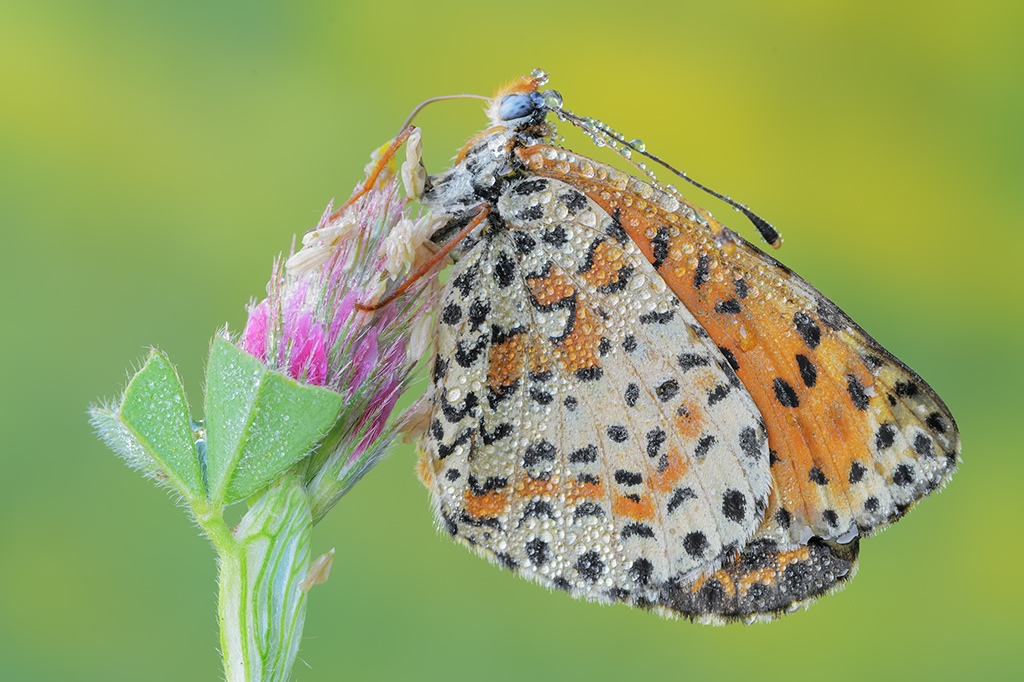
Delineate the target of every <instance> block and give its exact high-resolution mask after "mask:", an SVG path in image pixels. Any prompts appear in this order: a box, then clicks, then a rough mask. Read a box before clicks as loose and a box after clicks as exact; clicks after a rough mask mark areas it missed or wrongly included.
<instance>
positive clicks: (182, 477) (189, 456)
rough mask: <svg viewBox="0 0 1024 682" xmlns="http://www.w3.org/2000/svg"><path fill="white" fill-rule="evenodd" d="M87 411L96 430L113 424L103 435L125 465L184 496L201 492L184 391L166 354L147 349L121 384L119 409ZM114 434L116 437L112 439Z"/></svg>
mask: <svg viewBox="0 0 1024 682" xmlns="http://www.w3.org/2000/svg"><path fill="white" fill-rule="evenodd" d="M92 416H93V423H94V424H96V425H97V426H98V427H100V428H101V431H106V430H108V429H111V428H115V429H117V431H118V433H113V432H111V433H109V434H108V433H104V438H105V440H107V442H108V444H110V445H111V446H112V447H114V449H115V451H117V452H118V454H120V455H121V456H123V457H125V459H127V460H128V461H129V463H130V464H133V465H134V466H138V467H139V468H141V469H143V470H144V471H146V473H148V474H150V475H154V476H156V477H157V478H158V479H160V480H161V481H162V482H164V483H166V484H168V485H170V486H171V487H173V488H176V489H177V490H179V491H180V492H181V493H182V494H184V495H185V496H186V497H188V498H189V499H196V498H205V497H206V494H205V488H204V486H203V477H202V473H201V472H200V468H199V461H198V459H197V457H196V449H195V442H194V439H193V437H192V420H191V417H190V415H189V411H188V402H187V401H186V400H185V391H184V389H183V388H182V385H181V380H180V379H179V378H178V375H177V373H176V372H175V371H174V366H173V365H171V363H170V361H169V360H168V359H167V356H166V355H164V354H163V353H161V352H160V351H157V350H154V351H152V352H151V353H150V354H149V358H148V359H147V360H146V364H145V365H144V366H143V367H142V369H140V370H139V371H138V373H137V374H136V375H135V376H134V377H132V380H131V382H130V383H129V384H128V388H127V389H125V392H124V396H123V397H122V399H121V405H120V409H119V410H117V411H116V412H113V413H111V412H105V411H100V410H95V409H94V410H93V413H92ZM115 421H116V422H118V424H114V423H112V422H115ZM114 435H117V436H118V438H116V439H112V438H111V436H114ZM132 445H134V446H135V447H131V446H132Z"/></svg>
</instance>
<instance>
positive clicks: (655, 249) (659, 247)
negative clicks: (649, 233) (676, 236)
mask: <svg viewBox="0 0 1024 682" xmlns="http://www.w3.org/2000/svg"><path fill="white" fill-rule="evenodd" d="M671 236H672V228H671V227H669V226H667V225H666V226H664V227H660V228H658V231H657V233H656V234H655V235H654V239H652V240H651V253H652V254H653V256H654V260H653V261H651V265H653V266H654V269H655V270H657V269H658V268H660V267H661V266H662V265H664V264H665V261H667V260H668V251H669V248H668V244H669V239H670V238H671Z"/></svg>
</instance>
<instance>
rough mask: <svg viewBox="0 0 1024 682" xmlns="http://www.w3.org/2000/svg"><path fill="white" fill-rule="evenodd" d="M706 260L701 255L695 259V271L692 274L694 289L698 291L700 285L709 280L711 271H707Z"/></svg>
mask: <svg viewBox="0 0 1024 682" xmlns="http://www.w3.org/2000/svg"><path fill="white" fill-rule="evenodd" d="M708 260H709V259H708V257H707V255H706V254H703V253H702V254H701V255H700V257H698V258H697V269H696V271H695V272H694V273H693V288H694V289H700V287H701V285H702V284H704V282H707V281H708V280H709V279H710V278H711V271H710V270H709V269H708Z"/></svg>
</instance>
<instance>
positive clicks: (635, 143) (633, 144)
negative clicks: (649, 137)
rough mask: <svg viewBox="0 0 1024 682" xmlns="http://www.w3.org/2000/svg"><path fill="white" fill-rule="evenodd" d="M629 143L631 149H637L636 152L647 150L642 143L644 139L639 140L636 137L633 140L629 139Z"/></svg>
mask: <svg viewBox="0 0 1024 682" xmlns="http://www.w3.org/2000/svg"><path fill="white" fill-rule="evenodd" d="M629 144H630V146H631V147H633V149H635V150H637V151H638V152H645V151H647V147H646V146H645V145H644V141H643V140H641V139H640V138H637V139H635V140H630V141H629Z"/></svg>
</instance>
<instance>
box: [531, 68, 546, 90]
mask: <svg viewBox="0 0 1024 682" xmlns="http://www.w3.org/2000/svg"><path fill="white" fill-rule="evenodd" d="M530 78H532V79H533V80H535V81H537V86H538V87H539V86H541V85H544V84H545V83H547V82H548V73H547V71H545V70H544V69H534V70H533V71H531V72H530Z"/></svg>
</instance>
